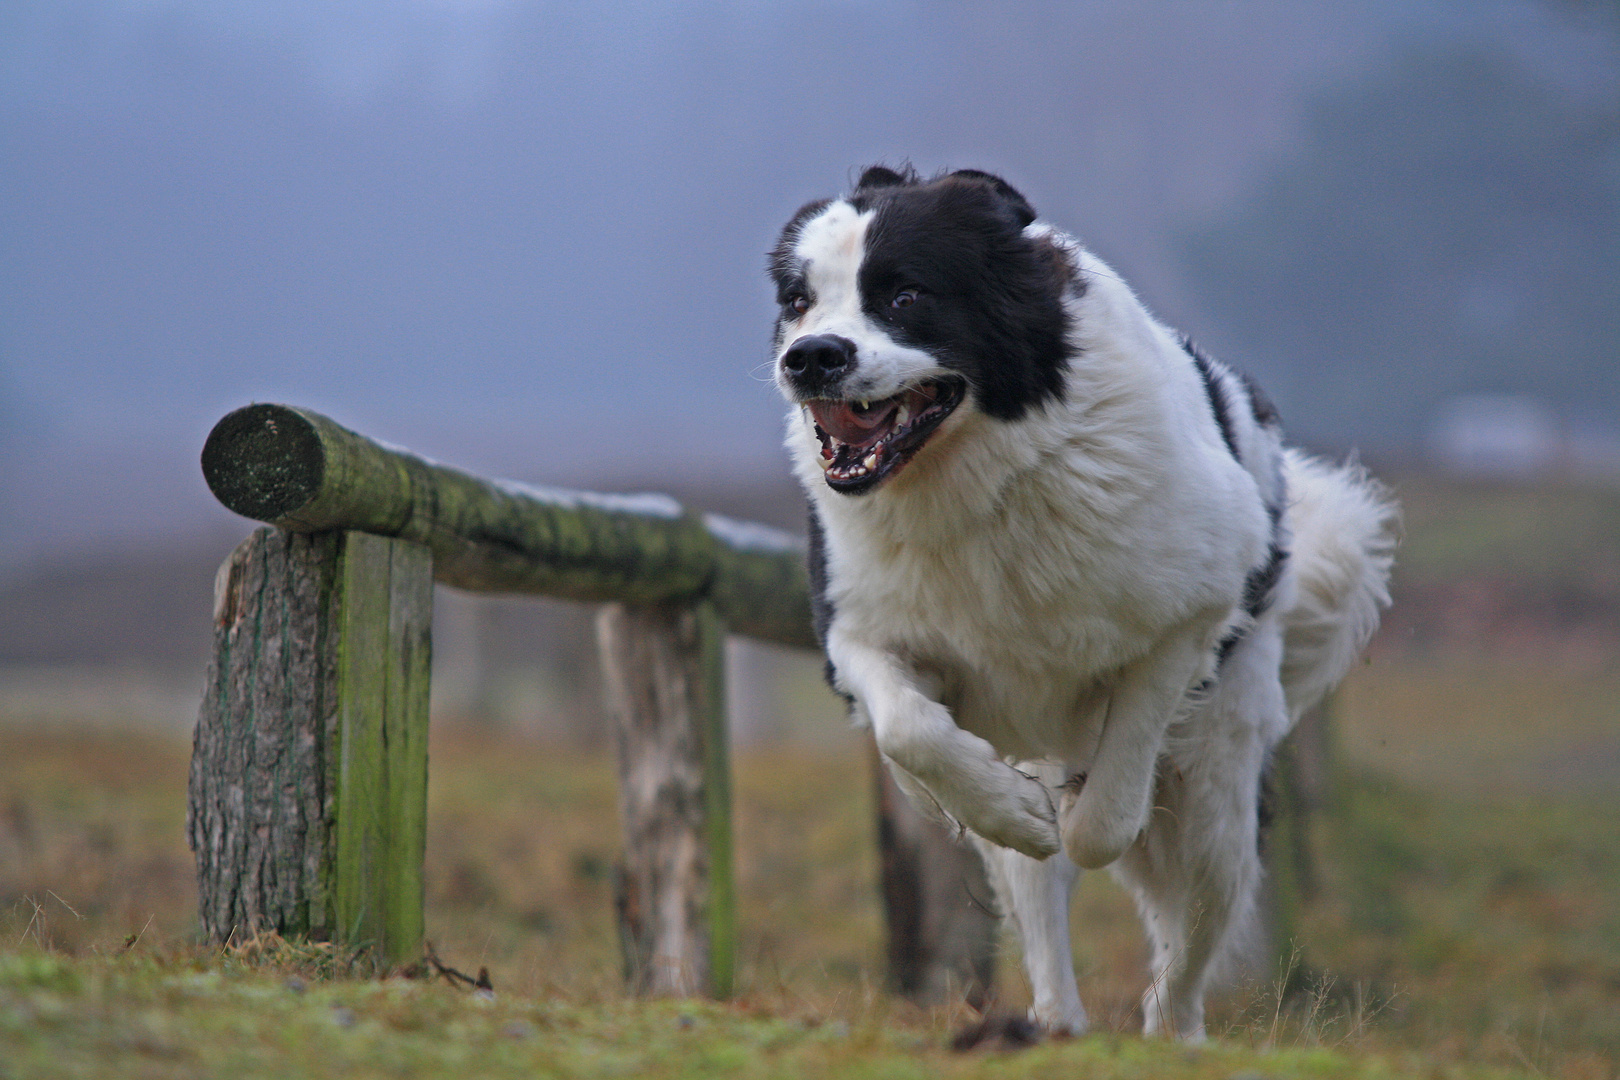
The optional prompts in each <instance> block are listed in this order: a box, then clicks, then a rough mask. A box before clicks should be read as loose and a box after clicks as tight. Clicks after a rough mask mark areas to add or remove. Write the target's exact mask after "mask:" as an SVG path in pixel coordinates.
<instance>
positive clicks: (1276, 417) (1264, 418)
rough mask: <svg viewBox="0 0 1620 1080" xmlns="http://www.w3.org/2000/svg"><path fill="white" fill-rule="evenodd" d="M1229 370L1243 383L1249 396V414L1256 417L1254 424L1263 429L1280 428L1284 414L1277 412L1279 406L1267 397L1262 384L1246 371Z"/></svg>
mask: <svg viewBox="0 0 1620 1080" xmlns="http://www.w3.org/2000/svg"><path fill="white" fill-rule="evenodd" d="M1228 370H1229V371H1231V372H1232V374H1234V375H1236V376H1237V377H1238V379H1239V381H1241V382H1242V383H1243V389H1244V391H1245V392H1246V393H1247V394H1248V395H1249V412H1250V413H1251V414H1252V415H1253V416H1254V422H1255V423H1257V424H1259V425H1260V426H1261V427H1278V426H1280V425H1281V424H1282V414H1281V413H1279V412H1278V411H1277V406H1276V405H1275V404H1273V403H1272V400H1271V399H1270V398H1269V397H1267V396H1266V392H1265V391H1264V390H1262V389H1260V384H1259V383H1257V382H1255V381H1254V377H1253V376H1252V375H1250V374H1249V373H1248V372H1246V371H1238V370H1236V369H1235V368H1229V369H1228Z"/></svg>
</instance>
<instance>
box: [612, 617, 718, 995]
mask: <svg viewBox="0 0 1620 1080" xmlns="http://www.w3.org/2000/svg"><path fill="white" fill-rule="evenodd" d="M724 636H725V635H724V628H723V627H722V626H721V625H720V622H719V619H718V618H717V617H716V616H715V614H714V611H713V610H712V608H710V607H709V605H707V604H700V605H697V606H686V607H676V606H671V605H628V604H608V605H606V606H604V607H603V608H602V610H601V613H600V615H599V616H598V619H597V639H598V642H599V644H600V650H601V657H602V676H603V682H604V684H605V690H606V696H607V705H608V711H609V713H610V714H611V715H612V716H613V720H614V726H615V735H616V737H617V742H618V747H619V808H620V816H621V818H622V819H623V823H624V831H625V852H624V860H623V863H622V864H621V865H620V867H619V871H618V874H617V882H616V886H617V888H616V892H617V896H616V897H615V900H616V903H617V907H618V914H619V935H620V940H621V942H622V944H623V950H624V963H625V979H626V981H627V982H628V984H629V985H630V986H631V987H632V988H633V989H634V990H635V991H637V992H638V993H644V994H650V995H676V996H689V995H692V994H696V993H698V992H699V991H702V990H706V991H707V992H708V993H710V994H711V995H712V996H714V997H718V998H726V997H729V996H730V995H731V990H732V976H733V970H732V968H733V963H734V951H735V946H734V942H735V936H736V897H735V895H734V886H733V881H732V873H731V784H730V763H729V761H728V753H727V749H728V748H727V733H726V707H725V687H724V681H723V680H724V678H725V666H724V657H723V655H722V647H723V643H724Z"/></svg>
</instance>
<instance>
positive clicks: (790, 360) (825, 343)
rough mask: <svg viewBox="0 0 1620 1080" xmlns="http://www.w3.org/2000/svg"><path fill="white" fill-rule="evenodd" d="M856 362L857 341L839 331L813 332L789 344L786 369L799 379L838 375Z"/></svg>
mask: <svg viewBox="0 0 1620 1080" xmlns="http://www.w3.org/2000/svg"><path fill="white" fill-rule="evenodd" d="M854 363H855V343H854V342H853V341H851V340H849V339H848V338H841V337H839V336H838V335H837V334H811V335H810V336H809V337H802V338H800V339H799V340H798V341H795V342H794V343H793V344H792V345H789V346H788V351H787V352H785V353H783V354H782V369H783V370H784V371H786V372H787V373H788V375H790V376H792V377H793V378H795V379H798V378H809V379H816V380H818V381H819V380H824V379H836V378H837V377H838V376H839V375H842V374H843V373H844V372H845V371H846V370H847V369H848V368H850V367H851V366H852V365H853V364H854Z"/></svg>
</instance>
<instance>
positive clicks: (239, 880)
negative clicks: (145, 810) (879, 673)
mask: <svg viewBox="0 0 1620 1080" xmlns="http://www.w3.org/2000/svg"><path fill="white" fill-rule="evenodd" d="M203 472H204V475H205V476H206V478H207V480H208V483H209V487H210V488H211V489H212V490H213V491H214V493H215V495H216V496H218V498H219V499H220V501H221V502H222V503H224V504H225V505H226V506H227V507H228V508H230V509H232V510H234V511H236V512H237V513H240V514H242V515H244V516H246V517H250V518H254V519H256V520H259V521H265V522H269V523H270V524H272V525H274V526H276V529H275V530H264V531H261V532H260V533H259V534H256V535H255V537H254V538H253V539H252V540H251V541H250V542H249V543H247V544H245V545H244V546H243V547H242V548H240V549H238V551H237V553H236V554H235V555H233V557H232V560H231V561H230V562H229V563H228V564H227V568H226V570H225V571H224V572H223V585H222V588H221V590H220V601H219V603H218V605H217V611H216V616H217V618H216V637H215V659H214V666H213V669H212V675H211V678H210V687H211V689H210V695H209V700H208V702H207V704H206V705H205V708H204V711H203V715H202V718H201V719H200V721H199V724H198V729H197V740H196V750H195V752H194V756H193V764H192V781H191V800H190V806H189V812H188V833H189V836H190V839H191V843H192V846H193V848H194V850H195V851H196V854H197V865H198V873H199V878H200V879H201V881H202V891H201V906H202V911H203V923H204V927H205V929H206V930H207V931H208V933H209V934H210V935H211V936H213V937H214V938H215V939H216V940H225V939H227V938H228V937H229V936H230V935H231V934H232V933H235V932H249V931H251V930H254V929H275V930H278V931H281V932H284V933H296V934H308V935H312V936H316V937H329V938H332V939H335V940H339V941H343V942H345V943H347V944H349V945H352V946H365V945H369V946H374V947H376V948H377V949H378V950H380V956H381V957H382V958H384V959H395V958H400V957H403V956H405V955H407V954H408V953H409V952H410V951H411V950H412V949H413V948H414V947H415V943H416V942H417V941H418V940H419V939H420V936H421V885H420V881H421V877H420V875H421V864H422V844H421V840H420V836H421V831H420V830H421V809H422V807H424V806H425V801H426V782H427V772H426V742H425V738H426V701H427V663H428V652H429V644H428V641H429V638H428V624H427V619H428V618H429V613H430V612H431V592H430V589H429V584H428V583H429V581H430V575H431V579H436V580H437V581H439V582H441V583H444V584H449V585H453V586H456V587H459V588H463V589H469V590H474V591H480V592H519V593H539V594H543V595H548V596H555V597H560V598H564V599H572V600H583V601H596V602H615V603H622V604H625V605H627V607H626V608H625V609H624V611H623V612H622V613H621V615H620V616H618V617H617V618H618V620H619V621H617V622H616V621H615V618H616V617H615V616H614V615H613V614H609V615H608V616H605V617H604V626H609V627H611V626H622V627H623V628H624V631H623V632H622V633H618V634H615V633H614V632H613V631H611V630H605V631H604V645H605V646H607V645H609V644H612V643H614V642H617V643H618V644H617V645H616V646H615V647H614V648H613V649H610V650H609V652H610V653H611V654H612V656H619V657H622V659H620V660H612V659H611V657H610V668H612V667H613V666H614V664H617V670H618V671H619V673H620V677H618V678H617V680H616V682H617V685H618V688H619V689H618V690H617V691H615V692H616V694H617V696H618V699H619V701H620V704H621V706H622V707H621V708H619V709H618V712H619V715H620V716H621V717H623V718H624V719H623V721H622V727H621V732H622V733H624V734H626V736H627V737H626V738H624V739H623V740H622V743H621V745H622V746H623V747H624V750H625V757H624V759H623V760H622V761H621V773H622V774H623V775H624V776H625V777H627V778H632V779H634V780H635V781H636V785H639V787H637V790H638V791H645V792H650V793H651V794H650V798H649V799H646V800H643V799H641V798H639V796H636V795H635V794H634V792H632V793H630V794H627V796H626V802H625V805H626V808H627V810H626V827H627V830H628V835H627V839H628V841H629V846H630V847H631V848H632V851H631V852H630V854H629V856H628V857H627V863H631V864H635V865H641V866H644V867H649V868H653V869H652V870H649V872H648V874H649V875H650V876H648V875H644V877H645V879H646V880H647V881H651V882H652V889H653V891H652V892H651V893H648V892H647V891H646V890H645V889H643V890H642V891H641V892H640V893H639V894H638V902H639V903H640V904H641V905H642V906H643V909H644V910H647V911H652V910H654V909H656V910H658V911H664V910H666V909H667V910H671V911H673V910H676V909H680V910H682V911H684V910H685V909H686V907H687V906H689V905H690V904H696V905H697V906H698V908H699V909H700V911H701V912H702V914H700V915H699V916H698V917H696V919H695V920H694V919H687V920H686V921H685V922H684V923H683V922H681V921H680V920H678V919H673V918H671V919H663V920H660V919H643V920H642V921H641V922H640V923H639V924H638V926H639V927H640V929H638V930H637V931H636V933H635V934H633V935H630V936H629V937H627V941H630V942H632V944H633V951H632V952H630V953H628V954H627V959H628V960H629V962H630V963H629V966H630V967H631V968H632V969H634V970H635V971H637V972H641V971H646V972H648V973H650V974H648V975H646V976H645V978H646V980H647V981H646V982H645V984H644V988H645V989H648V990H651V991H655V992H666V993H692V992H695V991H696V990H697V989H699V988H702V987H705V986H706V987H707V988H708V989H709V990H710V992H712V993H716V994H720V995H724V994H727V993H729V991H730V986H731V969H732V963H733V961H732V957H733V956H734V953H735V918H734V905H733V902H732V895H733V885H732V878H731V841H730V786H729V773H728V768H729V766H728V763H727V759H726V752H727V751H726V742H725V728H724V687H723V684H722V682H721V674H720V673H721V671H722V667H721V665H720V646H719V643H720V640H721V636H722V634H723V633H724V632H725V631H726V630H730V631H732V632H736V633H742V634H748V635H752V636H755V637H759V638H762V639H764V640H767V641H775V642H778V643H781V644H786V645H797V646H814V644H815V640H814V635H813V633H812V630H811V625H810V607H809V595H808V587H807V584H806V580H805V569H804V561H803V548H802V545H801V544H800V543H799V542H798V541H797V540H795V539H794V538H792V537H790V536H787V535H785V534H783V533H780V532H778V531H776V530H774V529H768V528H765V527H763V526H758V525H752V524H748V523H743V522H735V521H730V520H728V519H725V518H721V517H719V516H716V515H698V514H695V513H692V512H690V511H688V510H685V509H684V508H682V507H681V506H680V505H679V504H678V503H676V502H675V501H674V500H673V499H670V498H668V497H667V496H661V495H641V496H611V495H596V494H592V493H589V492H573V491H562V490H557V489H548V488H532V487H526V486H524V485H518V484H510V483H503V482H492V481H487V480H482V479H480V478H478V477H475V476H471V475H469V474H467V473H464V472H461V471H459V470H456V469H450V468H446V467H444V466H440V465H435V464H432V463H430V462H427V461H424V460H423V459H421V458H418V457H416V456H414V455H412V454H408V453H404V452H402V451H397V450H391V449H388V448H385V447H383V446H380V445H379V444H377V443H375V442H373V441H371V440H370V439H367V438H365V437H363V436H361V435H357V434H356V433H354V432H352V431H349V430H348V429H346V428H343V427H341V426H339V425H338V424H336V423H333V422H332V421H331V420H328V419H327V418H326V417H324V416H321V415H320V414H318V413H313V412H310V411H308V410H302V409H294V408H290V407H287V406H282V405H253V406H249V407H247V408H245V409H239V410H237V411H236V412H233V413H231V414H230V415H228V416H226V417H225V418H224V419H223V420H221V421H220V422H219V424H218V425H216V426H215V428H214V431H213V432H212V433H211V434H210V435H209V438H208V443H207V445H206V446H205V447H204V450H203ZM653 613H659V614H657V615H656V617H654V615H653ZM659 619H663V620H665V621H666V622H667V623H668V626H667V627H665V628H664V629H658V630H649V629H646V627H651V626H653V624H654V623H656V622H657V621H658V620H659ZM649 620H651V621H650V622H649ZM636 626H641V627H642V628H643V629H639V630H638V629H634V628H633V627H636ZM649 658H653V659H649ZM644 661H646V662H645V663H644ZM650 673H651V674H654V675H656V677H655V678H652V679H651V681H649V679H648V675H649V674H650ZM649 688H650V692H649ZM666 729H667V730H666ZM634 732H641V733H642V734H643V735H645V736H646V737H635V738H631V737H628V735H629V734H630V733H634ZM683 732H684V733H685V734H682V733H683ZM676 750H678V751H681V752H682V753H685V754H686V755H687V757H686V758H682V759H677V758H675V757H670V758H669V759H668V760H666V759H665V756H666V752H669V751H676ZM660 771H662V772H663V773H667V774H668V775H669V776H670V777H671V778H672V779H671V780H670V781H669V782H668V783H664V782H662V781H655V782H652V783H650V784H647V783H643V782H642V778H646V777H651V776H656V775H658V774H659V773H660ZM636 785H632V786H636ZM682 800H686V801H685V802H682ZM672 805H673V806H676V807H677V809H678V812H677V813H675V814H673V815H672V816H670V817H669V820H670V821H673V822H677V823H679V824H680V826H681V828H683V829H685V830H686V832H685V836H686V839H684V840H680V841H678V842H677V843H676V844H675V846H676V847H677V848H678V847H681V845H683V844H684V845H686V848H687V849H688V854H687V855H685V856H682V858H683V859H684V861H681V860H680V859H676V860H674V861H673V862H671V861H670V860H668V859H664V860H663V862H662V863H661V862H660V859H661V858H662V857H661V856H657V855H648V854H647V853H645V852H643V851H642V850H641V848H642V846H643V844H644V842H645V841H646V840H647V839H648V836H649V835H650V834H649V832H648V830H647V829H646V828H645V827H644V824H645V822H647V821H649V820H653V819H655V818H656V817H657V815H658V813H660V812H661V811H662V809H663V808H664V807H667V806H672ZM632 812H633V813H632ZM648 812H650V813H651V815H652V816H651V817H649V816H648ZM654 831H656V830H654ZM676 864H678V865H679V867H680V868H681V873H684V875H685V876H684V877H682V876H681V874H673V875H672V874H670V873H666V872H665V869H663V867H667V866H669V865H676ZM345 875H350V876H345ZM631 879H632V875H631V874H629V873H627V875H626V881H627V882H629V881H630V880H631ZM683 890H684V891H683ZM412 897H414V908H413V906H412V904H413V901H412V899H411V898H412ZM666 927H680V928H681V929H680V930H679V931H678V933H681V934H684V935H685V936H684V937H683V938H681V939H680V944H679V946H678V947H676V946H675V945H671V944H670V943H669V942H670V941H671V940H673V939H671V938H670V937H669V934H667V933H665V930H664V928H666ZM667 958H675V959H671V960H670V962H668V963H666V959H667ZM644 960H645V963H644V962H643V961H644ZM661 968H667V969H668V970H669V971H671V972H675V973H676V974H675V975H674V976H671V977H669V978H665V977H663V976H658V977H657V978H654V977H653V976H654V975H655V974H656V972H657V971H659V970H660V969H661ZM642 977H643V976H641V975H638V978H642ZM660 980H662V981H660Z"/></svg>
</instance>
